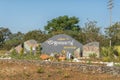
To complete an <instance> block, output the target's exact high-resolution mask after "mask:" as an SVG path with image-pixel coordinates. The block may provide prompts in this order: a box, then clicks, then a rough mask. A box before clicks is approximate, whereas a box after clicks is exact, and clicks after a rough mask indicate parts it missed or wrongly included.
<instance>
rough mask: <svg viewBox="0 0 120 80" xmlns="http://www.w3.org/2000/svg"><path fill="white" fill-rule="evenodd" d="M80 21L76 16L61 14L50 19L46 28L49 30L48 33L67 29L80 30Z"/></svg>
mask: <svg viewBox="0 0 120 80" xmlns="http://www.w3.org/2000/svg"><path fill="white" fill-rule="evenodd" d="M78 23H79V19H78V18H76V17H74V16H73V17H68V16H66V15H65V16H59V17H57V18H54V19H52V20H50V21H48V23H47V25H46V26H45V30H46V31H48V33H51V32H57V31H65V30H72V31H78V30H79V29H80V28H79V26H78V25H77V24H78Z"/></svg>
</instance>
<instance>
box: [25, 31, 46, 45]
mask: <svg viewBox="0 0 120 80" xmlns="http://www.w3.org/2000/svg"><path fill="white" fill-rule="evenodd" d="M29 39H34V40H36V41H38V42H40V43H41V42H44V41H45V40H46V39H47V35H46V34H44V33H43V32H42V31H41V30H33V31H29V32H28V33H26V34H25V36H24V41H26V40H29Z"/></svg>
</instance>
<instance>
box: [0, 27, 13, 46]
mask: <svg viewBox="0 0 120 80" xmlns="http://www.w3.org/2000/svg"><path fill="white" fill-rule="evenodd" d="M10 35H11V31H10V30H9V29H8V28H4V27H0V47H1V48H2V47H3V44H4V42H5V41H6V40H8V39H9V36H10Z"/></svg>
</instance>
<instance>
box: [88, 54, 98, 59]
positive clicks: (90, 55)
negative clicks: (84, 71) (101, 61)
mask: <svg viewBox="0 0 120 80" xmlns="http://www.w3.org/2000/svg"><path fill="white" fill-rule="evenodd" d="M89 57H90V58H93V59H95V58H96V57H97V54H96V53H91V54H89Z"/></svg>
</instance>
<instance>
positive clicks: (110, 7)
mask: <svg viewBox="0 0 120 80" xmlns="http://www.w3.org/2000/svg"><path fill="white" fill-rule="evenodd" d="M108 9H109V12H110V27H111V26H112V9H113V0H109V1H108ZM110 46H111V38H110Z"/></svg>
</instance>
